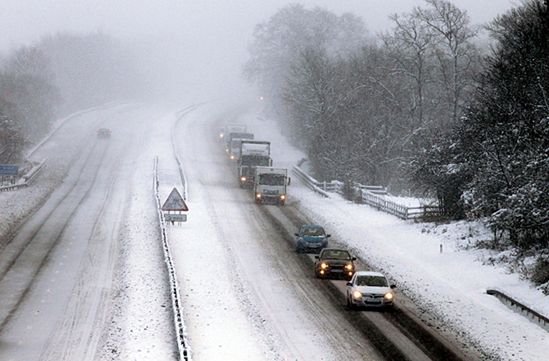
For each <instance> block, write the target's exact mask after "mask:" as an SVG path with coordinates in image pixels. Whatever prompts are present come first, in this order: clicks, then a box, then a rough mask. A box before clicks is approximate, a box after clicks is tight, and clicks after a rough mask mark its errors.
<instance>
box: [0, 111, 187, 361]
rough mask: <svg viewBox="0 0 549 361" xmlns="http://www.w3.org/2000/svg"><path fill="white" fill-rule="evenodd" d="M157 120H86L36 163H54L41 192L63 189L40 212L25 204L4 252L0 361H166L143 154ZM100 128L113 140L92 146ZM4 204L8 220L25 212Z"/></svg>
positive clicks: (163, 308) (64, 132)
mask: <svg viewBox="0 0 549 361" xmlns="http://www.w3.org/2000/svg"><path fill="white" fill-rule="evenodd" d="M159 114H162V113H160V111H159V110H154V109H144V108H142V107H133V108H125V109H113V110H110V111H108V110H104V111H98V112H95V113H88V114H86V115H85V116H82V117H77V119H73V120H71V121H70V123H69V124H66V125H64V126H63V127H62V129H60V130H59V131H58V132H57V133H56V134H55V135H54V136H53V137H52V138H51V139H50V140H48V142H47V143H45V144H44V146H43V147H41V149H39V150H38V151H37V152H36V153H35V156H37V157H47V158H49V160H50V161H49V163H48V169H47V170H46V171H45V172H44V173H45V174H44V175H43V176H42V178H41V179H39V180H38V181H37V182H40V181H42V180H50V179H51V182H52V184H54V185H55V183H56V182H57V184H59V180H60V179H63V178H64V179H63V182H62V183H60V184H59V186H57V187H56V189H55V190H54V191H53V193H51V195H49V196H48V197H47V198H45V200H44V203H43V204H42V205H41V206H39V207H37V205H40V201H41V200H42V199H44V198H43V197H36V198H34V199H31V200H28V204H30V205H32V202H33V201H34V202H35V203H37V204H34V206H35V207H36V211H35V212H34V213H33V214H32V215H31V216H30V217H29V218H28V219H27V220H26V222H24V223H23V224H22V226H21V227H20V228H19V229H18V230H17V232H16V235H15V237H14V238H13V239H12V240H11V241H10V242H6V244H5V245H4V247H3V249H2V255H1V256H2V257H1V258H0V299H2V302H1V303H0V305H1V306H0V325H1V326H0V359H2V360H56V361H57V360H75V359H78V360H99V359H104V360H108V359H131V357H137V356H136V355H139V356H138V357H137V358H138V359H140V360H146V359H150V360H158V359H163V360H169V359H174V356H175V351H176V350H175V348H174V344H173V338H172V337H170V336H171V335H172V332H173V328H172V327H171V319H170V312H171V311H170V304H169V302H168V300H169V296H168V292H167V286H166V283H165V274H164V272H165V271H164V268H163V267H162V265H163V259H162V252H161V249H160V245H159V244H158V242H157V240H158V233H157V227H156V223H155V221H156V219H155V210H154V203H153V199H152V197H151V191H150V179H151V178H150V176H151V169H152V168H151V163H150V160H149V157H148V154H149V153H148V152H147V153H143V152H144V151H145V150H144V149H143V147H142V146H143V144H145V143H147V142H146V140H147V134H148V128H149V127H151V121H150V119H154V118H155V117H159ZM99 126H105V127H109V128H111V129H112V131H113V135H112V138H111V139H97V137H96V134H95V131H96V128H97V127H99ZM142 155H143V156H145V157H146V158H147V162H144V161H143V159H141V156H142ZM65 172H67V173H66V176H65ZM45 193H46V195H47V193H48V192H47V190H46V191H45ZM17 195H19V196H21V193H11V194H10V195H9V196H7V197H6V198H9V199H13V200H17V197H16V196H17ZM11 204H12V205H13V208H14V209H15V211H14V212H13V213H17V212H19V213H20V214H24V212H25V210H26V209H27V208H26V206H27V203H24V205H17V203H16V202H12V203H11ZM134 241H135V242H134Z"/></svg>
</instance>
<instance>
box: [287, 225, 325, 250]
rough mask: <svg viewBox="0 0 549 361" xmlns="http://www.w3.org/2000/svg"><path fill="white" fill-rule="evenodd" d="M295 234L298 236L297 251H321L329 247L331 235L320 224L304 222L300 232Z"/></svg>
mask: <svg viewBox="0 0 549 361" xmlns="http://www.w3.org/2000/svg"><path fill="white" fill-rule="evenodd" d="M294 235H295V236H296V246H295V249H296V251H297V253H304V252H311V251H312V252H315V253H319V252H320V250H321V249H323V248H326V247H328V238H329V237H331V235H330V234H326V232H325V231H324V228H322V227H321V226H319V225H318V224H304V225H302V226H301V228H300V229H299V233H294Z"/></svg>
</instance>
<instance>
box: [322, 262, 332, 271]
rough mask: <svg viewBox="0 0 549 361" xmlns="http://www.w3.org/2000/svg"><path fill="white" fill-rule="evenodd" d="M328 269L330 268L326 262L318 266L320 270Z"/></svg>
mask: <svg viewBox="0 0 549 361" xmlns="http://www.w3.org/2000/svg"><path fill="white" fill-rule="evenodd" d="M328 267H330V265H329V264H327V263H326V262H322V263H321V264H320V268H321V269H327V268H328Z"/></svg>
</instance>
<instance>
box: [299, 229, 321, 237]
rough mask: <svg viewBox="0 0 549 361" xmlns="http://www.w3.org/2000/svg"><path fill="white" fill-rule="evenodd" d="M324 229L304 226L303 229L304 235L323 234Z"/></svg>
mask: <svg viewBox="0 0 549 361" xmlns="http://www.w3.org/2000/svg"><path fill="white" fill-rule="evenodd" d="M324 234H325V232H324V229H323V228H321V227H314V228H305V229H303V235H304V236H324Z"/></svg>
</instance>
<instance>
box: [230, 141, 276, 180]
mask: <svg viewBox="0 0 549 361" xmlns="http://www.w3.org/2000/svg"><path fill="white" fill-rule="evenodd" d="M272 165H273V160H272V159H271V142H267V141H261V140H243V141H241V142H240V159H239V161H238V180H239V182H240V187H242V188H244V187H246V188H251V187H252V186H253V184H254V179H255V168H256V167H258V166H260V167H270V166H272Z"/></svg>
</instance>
